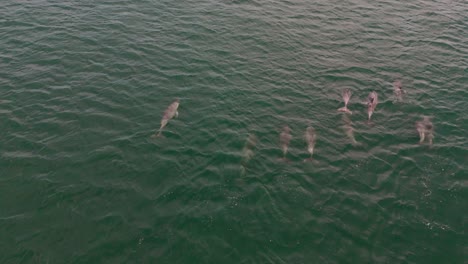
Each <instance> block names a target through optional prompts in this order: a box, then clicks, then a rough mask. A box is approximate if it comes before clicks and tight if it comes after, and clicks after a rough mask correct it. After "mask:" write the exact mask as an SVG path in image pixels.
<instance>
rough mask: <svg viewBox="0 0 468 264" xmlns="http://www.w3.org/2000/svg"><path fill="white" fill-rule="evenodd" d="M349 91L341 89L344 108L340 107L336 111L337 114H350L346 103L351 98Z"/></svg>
mask: <svg viewBox="0 0 468 264" xmlns="http://www.w3.org/2000/svg"><path fill="white" fill-rule="evenodd" d="M351 94H352V93H351V90H350V89H349V88H345V89H343V92H342V93H341V96H343V101H344V107H341V108H339V109H338V111H339V112H345V113H348V114H352V112H351V111H350V110H349V109H348V102H349V99H350V98H351Z"/></svg>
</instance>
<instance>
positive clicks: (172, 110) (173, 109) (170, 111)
mask: <svg viewBox="0 0 468 264" xmlns="http://www.w3.org/2000/svg"><path fill="white" fill-rule="evenodd" d="M177 108H179V99H176V100H175V101H174V102H173V103H172V104H170V105H169V106H168V107H167V109H166V111H164V114H163V117H162V119H161V127H160V128H159V133H157V134H154V135H153V136H152V137H159V136H161V133H162V130H163V128H164V127H165V126H166V125H167V122H169V120H171V119H172V118H174V117H177V116H179V112H177Z"/></svg>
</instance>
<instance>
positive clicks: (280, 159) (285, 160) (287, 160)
mask: <svg viewBox="0 0 468 264" xmlns="http://www.w3.org/2000/svg"><path fill="white" fill-rule="evenodd" d="M278 160H279V161H281V162H286V163H289V162H291V161H290V160H289V159H288V158H285V157H282V158H278Z"/></svg>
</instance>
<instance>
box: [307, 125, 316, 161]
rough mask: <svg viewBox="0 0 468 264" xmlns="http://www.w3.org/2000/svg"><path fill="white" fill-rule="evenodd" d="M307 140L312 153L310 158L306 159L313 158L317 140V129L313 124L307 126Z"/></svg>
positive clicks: (309, 150) (308, 149) (308, 148)
mask: <svg viewBox="0 0 468 264" xmlns="http://www.w3.org/2000/svg"><path fill="white" fill-rule="evenodd" d="M305 140H306V142H307V151H308V152H309V154H310V158H308V159H305V160H304V161H308V160H312V155H313V154H314V148H315V142H316V141H317V134H316V133H315V129H314V128H313V127H311V126H309V127H307V129H306V132H305Z"/></svg>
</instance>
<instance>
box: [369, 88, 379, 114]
mask: <svg viewBox="0 0 468 264" xmlns="http://www.w3.org/2000/svg"><path fill="white" fill-rule="evenodd" d="M378 103H379V99H378V96H377V93H376V92H375V91H372V92H371V93H370V94H369V96H367V118H368V119H367V120H368V121H370V120H371V117H372V114H373V113H374V110H375V107H376V106H377V104H378Z"/></svg>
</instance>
